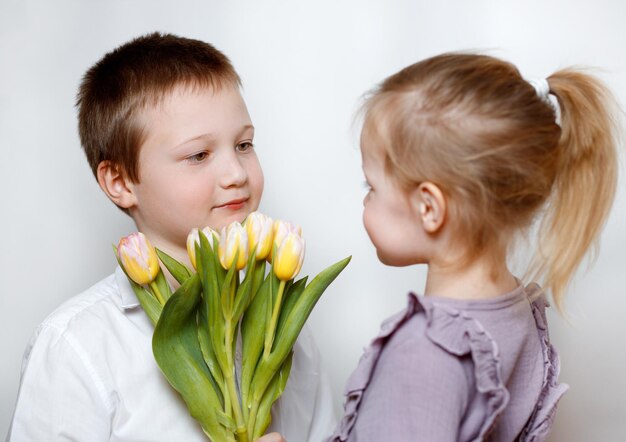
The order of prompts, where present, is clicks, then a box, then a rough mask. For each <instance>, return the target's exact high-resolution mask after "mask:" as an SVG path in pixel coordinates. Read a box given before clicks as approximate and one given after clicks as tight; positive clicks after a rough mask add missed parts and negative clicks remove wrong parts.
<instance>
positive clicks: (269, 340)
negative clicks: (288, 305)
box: [263, 281, 285, 359]
mask: <svg viewBox="0 0 626 442" xmlns="http://www.w3.org/2000/svg"><path fill="white" fill-rule="evenodd" d="M284 290H285V281H280V285H279V286H278V294H277V295H276V304H274V310H273V311H272V319H271V320H270V324H269V327H268V329H267V333H266V334H265V349H264V350H263V358H264V359H267V358H269V356H270V352H271V351H272V344H274V332H275V331H276V322H277V321H278V313H279V312H280V305H281V303H282V300H283V291H284Z"/></svg>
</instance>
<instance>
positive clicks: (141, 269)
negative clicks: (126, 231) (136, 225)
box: [117, 232, 159, 285]
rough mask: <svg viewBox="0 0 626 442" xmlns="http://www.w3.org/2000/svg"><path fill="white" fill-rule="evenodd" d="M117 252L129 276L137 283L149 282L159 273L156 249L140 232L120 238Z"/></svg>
mask: <svg viewBox="0 0 626 442" xmlns="http://www.w3.org/2000/svg"><path fill="white" fill-rule="evenodd" d="M117 253H118V256H119V258H120V261H122V266H123V267H124V270H126V273H127V274H128V276H129V278H130V279H132V280H133V281H135V282H136V283H137V284H140V285H144V284H150V283H151V282H152V281H154V279H155V278H156V276H157V274H158V273H159V260H158V258H157V254H156V250H155V249H154V247H153V246H152V244H150V241H148V238H146V236H145V235H144V234H143V233H141V232H137V233H131V234H130V235H128V236H126V237H124V238H122V239H121V240H120V243H119V245H118V246H117Z"/></svg>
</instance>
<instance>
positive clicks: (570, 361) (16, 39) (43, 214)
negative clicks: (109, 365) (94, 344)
mask: <svg viewBox="0 0 626 442" xmlns="http://www.w3.org/2000/svg"><path fill="white" fill-rule="evenodd" d="M625 21H626V3H623V2H620V1H618V0H615V1H612V2H611V1H606V0H596V1H582V0H580V1H573V0H569V1H565V0H558V1H556V0H554V1H536V0H533V1H524V2H520V1H502V0H499V1H498V0H493V1H487V0H474V1H471V2H470V1H463V0H457V1H453V0H448V1H438V2H433V1H424V0H413V1H378V2H374V1H363V0H347V1H343V2H339V1H332V2H331V1H326V0H317V1H308V2H298V1H293V0H291V1H287V0H285V1H249V2H243V1H229V2H226V1H221V2H217V1H206V0H205V1H197V2H192V1H176V2H163V1H147V0H143V1H118V0H115V1H113V0H108V1H106V2H102V1H88V0H73V1H70V0H56V1H43V0H42V1H38V2H35V1H9V0H0V153H1V156H0V188H1V189H3V190H2V195H1V197H0V198H1V199H0V232H2V241H1V247H0V272H1V273H0V287H1V295H0V342H1V345H2V347H1V348H2V365H1V367H0V433H2V434H6V431H7V428H8V424H9V421H10V417H11V413H12V409H13V405H14V401H15V397H16V394H17V388H18V380H19V372H20V363H21V357H22V352H23V350H24V347H25V345H26V343H27V341H28V338H29V336H30V334H31V333H32V332H33V330H34V328H35V327H36V325H37V324H38V323H39V322H40V321H41V320H43V319H44V317H45V316H46V315H47V314H48V313H49V312H50V311H52V309H54V308H55V307H56V306H57V305H59V304H60V303H61V302H62V301H63V300H65V299H67V298H68V297H69V296H71V295H73V294H76V293H78V292H80V291H82V290H84V289H85V288H87V287H88V286H90V285H91V284H92V283H94V282H96V281H97V280H99V279H100V278H102V277H104V276H106V275H107V274H109V273H110V272H111V271H112V270H113V268H114V265H115V260H114V257H113V254H112V252H111V244H112V243H114V242H117V240H118V239H119V238H120V237H121V236H123V235H126V234H128V233H130V232H131V231H133V230H134V227H133V225H132V223H131V221H130V219H128V218H127V217H126V216H125V215H123V214H122V213H121V212H120V211H118V210H117V209H116V208H115V207H114V206H113V205H112V204H111V203H110V202H109V201H108V200H107V199H106V198H105V196H104V195H103V194H102V193H101V192H100V190H99V188H98V187H97V184H96V182H95V180H94V179H93V177H92V175H91V171H90V169H89V168H88V166H87V163H86V161H85V159H84V155H83V153H82V151H81V149H80V146H79V141H78V137H77V131H76V116H75V113H76V112H75V109H74V100H75V93H76V89H77V86H78V83H79V81H80V78H81V76H82V74H83V72H84V71H85V70H86V69H87V68H88V67H89V66H90V65H91V64H93V63H94V62H95V61H97V60H98V59H99V58H100V57H101V56H102V55H103V54H104V53H105V52H107V51H109V50H111V49H113V48H114V47H116V46H117V45H119V44H121V43H123V42H125V41H127V40H129V39H130V38H132V37H135V36H138V35H140V34H143V33H147V32H151V31H155V30H160V31H167V32H174V33H177V34H180V35H184V36H188V37H193V38H199V39H203V40H206V41H209V42H211V43H213V44H214V45H216V46H217V47H218V48H219V49H221V50H223V51H224V52H225V53H226V54H227V55H228V56H229V57H230V58H231V59H232V61H233V63H234V65H235V67H236V69H237V70H238V72H239V73H240V74H241V77H242V79H243V82H244V87H245V97H246V100H247V103H248V106H249V110H250V113H251V116H252V119H253V121H254V124H255V126H256V128H257V130H256V133H257V137H256V145H257V148H258V152H259V156H260V158H261V162H262V165H263V167H264V171H265V175H266V191H265V195H264V200H263V203H262V209H263V210H264V211H265V212H266V213H268V214H270V215H272V216H274V217H280V218H284V219H289V220H292V221H296V222H299V223H301V224H302V225H303V228H304V232H305V235H306V237H307V240H308V250H307V251H308V258H307V261H306V264H305V268H304V272H305V273H309V274H311V273H317V272H318V271H320V270H321V269H322V268H323V267H324V266H326V265H328V264H330V263H331V262H334V261H336V260H338V259H340V258H342V257H344V256H346V255H348V254H352V255H353V256H354V258H353V261H352V263H351V264H350V266H349V267H348V269H347V270H346V271H345V273H344V274H342V275H341V276H340V278H339V279H338V280H337V281H336V283H335V284H334V285H333V286H332V287H331V289H329V290H328V291H327V293H326V294H325V295H324V297H323V298H322V299H321V301H320V303H319V304H318V306H317V308H316V310H315V311H314V312H313V314H312V316H311V319H310V322H311V324H312V326H313V329H314V333H315V334H316V336H317V339H318V343H319V346H320V348H321V351H322V354H323V356H324V360H325V364H326V366H327V369H328V371H329V373H330V375H331V378H332V382H333V386H334V388H335V399H336V402H337V405H339V404H340V402H341V400H342V399H341V396H342V390H343V384H344V382H345V380H346V378H347V376H348V375H349V373H350V372H351V370H352V369H353V368H354V367H355V366H356V363H357V360H358V358H359V356H360V354H361V351H362V348H363V347H364V346H365V345H366V344H367V343H368V341H369V339H370V338H371V337H373V335H374V334H375V333H376V331H377V330H378V325H379V323H380V322H381V320H383V319H384V318H385V317H387V316H388V315H390V314H391V313H393V312H395V311H396V310H398V309H400V308H401V307H402V306H403V304H404V302H405V294H406V292H407V291H409V290H415V291H420V290H421V289H422V287H423V283H424V269H421V268H403V269H397V268H388V267H385V266H383V265H382V264H380V263H379V262H378V261H377V259H376V255H375V253H374V250H373V247H372V246H371V244H370V243H369V240H368V238H367V235H366V234H365V231H364V229H363V227H362V224H361V200H362V197H363V196H364V189H363V185H362V182H363V177H362V174H361V169H360V156H359V151H358V147H357V140H358V136H357V134H358V132H357V130H356V129H354V126H353V125H352V122H353V116H354V111H355V109H356V106H357V103H358V102H359V98H360V96H361V95H362V94H363V93H364V92H365V91H367V90H368V89H370V88H372V87H373V86H374V85H375V84H376V83H377V82H379V81H381V80H382V79H383V78H384V77H385V76H387V75H389V74H391V73H393V72H395V71H397V70H398V69H400V68H401V67H403V66H405V65H408V64H410V63H412V62H414V61H417V60H418V59H421V58H424V57H427V56H430V55H434V54H436V53H440V52H443V51H450V50H461V49H478V50H482V51H486V52H488V53H490V54H492V55H496V56H500V57H503V58H506V59H508V60H511V61H513V62H514V63H516V64H517V65H518V66H519V67H520V69H521V71H522V73H523V74H524V75H526V76H545V75H548V74H550V73H551V72H552V71H554V70H555V69H557V68H559V67H562V66H567V65H571V64H582V65H591V66H597V67H600V68H601V70H600V71H598V73H599V75H600V76H601V77H602V78H603V79H604V80H605V81H606V82H607V83H608V84H609V86H610V87H612V88H613V90H614V91H615V93H616V95H617V97H618V99H619V101H620V103H622V104H623V103H624V102H625V99H626V55H625V53H624V44H625V42H626V26H625V25H624V23H625ZM623 171H624V169H623V167H622V172H623ZM624 190H625V185H624V180H622V181H621V182H620V188H619V192H618V196H617V200H616V204H615V207H614V210H613V213H612V215H611V218H610V220H609V223H608V225H607V227H606V229H605V232H604V235H603V238H602V248H601V252H600V255H599V258H598V260H597V262H596V265H595V267H593V268H592V270H591V271H589V272H586V273H585V272H581V273H580V274H579V277H578V278H577V280H576V282H575V284H574V285H573V286H572V289H571V292H570V296H569V298H568V307H569V311H570V313H571V319H570V321H569V322H567V321H565V320H563V319H562V318H560V317H558V316H556V315H554V314H553V315H551V318H550V319H551V331H552V338H553V341H554V343H555V344H556V345H557V346H558V348H559V349H560V353H561V358H562V367H563V368H562V380H563V381H565V382H567V383H569V384H571V386H572V388H571V390H570V392H569V393H568V394H567V395H566V396H565V398H564V399H563V401H562V402H561V406H560V411H559V414H558V417H557V420H556V426H555V430H554V432H553V437H552V440H559V441H591V440H593V441H618V440H625V438H626V399H624V395H626V376H625V373H626V343H625V338H624V337H625V336H626V321H624V320H623V319H622V318H623V315H624V312H625V311H626V308H625V307H626V297H625V296H624V294H625V293H624V292H625V290H624V288H625V287H626V271H625V270H626V266H625V264H626V251H625V250H626V229H625V228H624V227H625V226H626V193H625V191H624ZM592 209H593V207H590V210H592ZM291 442H298V441H291Z"/></svg>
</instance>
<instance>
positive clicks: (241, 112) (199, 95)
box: [129, 86, 263, 258]
mask: <svg viewBox="0 0 626 442" xmlns="http://www.w3.org/2000/svg"><path fill="white" fill-rule="evenodd" d="M143 117H144V121H145V122H146V138H145V142H144V143H143V144H142V146H141V149H140V153H139V183H134V184H130V187H131V189H132V192H133V193H134V196H135V204H134V205H133V206H131V207H129V210H130V214H131V216H132V217H133V219H134V220H135V223H136V224H137V227H138V229H139V230H140V231H142V232H143V233H144V234H146V235H147V236H148V238H149V239H150V240H151V241H152V242H153V243H154V244H155V245H157V246H158V247H160V248H162V249H164V250H166V251H168V252H170V253H174V254H176V255H178V257H179V258H182V257H183V256H185V257H186V252H185V242H186V238H187V235H188V234H189V231H190V230H191V229H192V228H194V227H199V228H202V227H206V226H209V227H211V228H213V229H220V228H222V227H223V226H225V225H227V224H229V223H231V222H233V221H242V220H243V219H244V218H245V217H246V216H247V215H248V214H249V213H250V212H252V211H254V210H256V209H257V207H258V205H259V202H260V199H261V194H262V193H263V172H262V170H261V165H260V164H259V160H258V158H257V156H256V153H255V151H254V148H253V139H254V127H253V126H252V122H251V120H250V116H249V115H248V110H247V108H246V105H245V103H244V101H243V98H242V97H241V94H240V93H239V90H238V89H236V88H234V87H226V86H225V87H223V88H222V89H220V90H217V91H215V90H213V89H196V90H194V89H191V88H186V87H178V88H176V89H175V90H174V91H173V92H172V93H171V94H170V95H169V96H167V97H165V99H164V100H163V102H162V103H161V104H160V105H157V106H155V107H152V108H149V109H148V110H146V111H145V112H144V114H143Z"/></svg>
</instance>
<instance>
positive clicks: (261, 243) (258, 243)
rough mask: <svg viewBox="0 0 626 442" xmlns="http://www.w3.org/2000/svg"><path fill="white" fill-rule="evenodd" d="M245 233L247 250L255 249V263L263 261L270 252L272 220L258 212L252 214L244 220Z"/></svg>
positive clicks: (272, 229) (272, 233) (272, 237)
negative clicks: (246, 235)
mask: <svg viewBox="0 0 626 442" xmlns="http://www.w3.org/2000/svg"><path fill="white" fill-rule="evenodd" d="M246 231H247V233H248V250H249V252H250V253H252V250H254V248H255V247H256V259H257V261H259V260H261V259H265V258H267V257H268V256H269V254H270V252H271V251H272V244H273V242H272V241H273V239H274V224H273V221H272V218H270V217H269V216H266V215H263V214H262V213H260V212H252V213H251V214H250V215H248V218H246Z"/></svg>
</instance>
